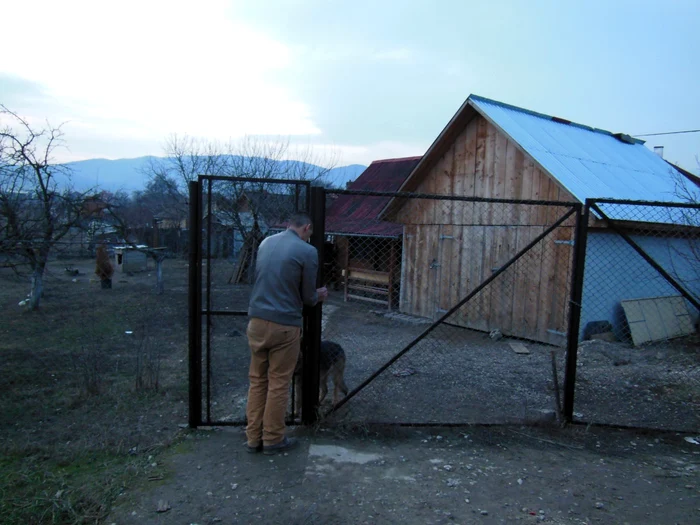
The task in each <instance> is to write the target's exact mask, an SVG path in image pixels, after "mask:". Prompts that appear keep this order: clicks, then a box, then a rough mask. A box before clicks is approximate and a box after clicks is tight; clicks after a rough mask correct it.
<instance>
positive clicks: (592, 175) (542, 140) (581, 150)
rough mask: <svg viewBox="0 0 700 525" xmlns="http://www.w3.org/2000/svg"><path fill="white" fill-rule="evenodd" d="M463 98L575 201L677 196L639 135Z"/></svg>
mask: <svg viewBox="0 0 700 525" xmlns="http://www.w3.org/2000/svg"><path fill="white" fill-rule="evenodd" d="M468 103H469V105H472V106H473V107H474V108H475V109H476V110H477V111H478V112H479V113H481V114H482V115H483V116H484V117H485V118H486V119H487V120H489V121H490V122H491V123H492V124H494V125H495V126H496V127H497V128H500V130H501V131H503V132H504V133H505V134H506V135H507V136H509V137H510V138H511V139H513V140H514V141H515V142H516V143H517V144H519V145H520V146H521V147H522V148H523V149H524V150H525V152H526V153H527V154H528V155H530V156H531V157H532V158H533V159H534V160H535V161H536V162H537V163H539V164H540V165H541V166H542V168H544V169H545V170H546V171H547V172H549V173H550V174H551V175H552V176H553V177H555V178H556V179H557V181H559V183H560V184H561V185H562V186H563V187H564V188H565V189H566V190H567V191H569V193H571V194H572V195H573V196H574V197H575V198H576V199H578V200H579V201H581V202H584V201H585V200H586V199H588V198H605V199H624V200H635V201H636V200H640V201H664V202H683V199H682V198H681V197H679V196H678V195H677V193H676V189H675V181H674V176H673V174H674V172H675V171H676V170H675V169H674V168H673V167H672V166H671V165H670V164H669V163H667V162H665V161H664V160H663V159H662V158H661V157H659V156H658V155H657V154H656V153H653V152H652V151H650V150H649V149H648V148H646V147H645V146H644V145H643V144H644V142H643V141H641V140H639V139H632V138H631V137H629V136H623V137H621V138H618V136H619V135H618V136H616V135H615V134H613V133H610V132H609V131H605V130H601V129H597V128H591V127H588V126H583V125H581V124H575V123H573V122H569V121H566V120H564V119H559V118H556V117H551V116H548V115H543V114H540V113H535V112H532V111H528V110H525V109H522V108H518V107H515V106H510V105H508V104H503V103H501V102H497V101H494V100H490V99H487V98H483V97H479V96H476V95H471V96H470V97H469V99H468ZM625 140H626V141H629V142H632V143H629V142H625ZM606 207H607V208H608V210H607V211H606ZM601 209H603V211H605V212H606V213H608V211H609V212H610V214H609V215H610V217H611V218H613V219H620V220H644V219H642V218H641V217H639V214H638V213H637V214H636V215H637V216H636V217H635V218H634V219H633V218H632V217H628V215H629V213H627V212H624V209H625V208H622V207H619V206H618V207H608V206H607V205H601ZM654 222H656V221H654ZM663 222H666V221H663Z"/></svg>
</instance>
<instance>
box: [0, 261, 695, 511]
mask: <svg viewBox="0 0 700 525" xmlns="http://www.w3.org/2000/svg"><path fill="white" fill-rule="evenodd" d="M76 270H77V272H78V273H77V274H75V271H76ZM93 270H94V261H91V260H75V261H53V262H52V263H51V265H50V268H49V271H48V273H47V276H46V293H45V297H44V299H43V301H42V306H41V309H40V311H38V312H33V313H29V312H25V311H23V310H22V308H20V307H19V306H18V303H19V302H20V301H21V300H22V299H23V298H24V297H25V296H26V293H27V291H28V281H27V279H26V278H25V277H21V278H20V277H17V276H15V275H14V274H12V273H11V272H10V271H8V270H7V269H3V270H0V284H1V285H0V305H2V308H3V324H2V327H0V330H1V332H2V338H0V392H1V393H2V395H3V403H2V404H0V450H1V451H2V457H1V458H0V515H1V516H2V518H3V519H2V520H0V521H1V522H2V523H18V524H19V523H22V524H24V523H149V522H153V523H213V522H215V519H220V520H223V522H232V523H250V522H252V521H257V519H258V518H257V516H262V517H263V518H265V517H267V518H277V519H276V520H275V521H276V522H280V523H363V522H367V523H377V522H401V521H403V522H407V523H443V522H444V523H448V522H449V523H469V522H473V521H479V522H482V521H483V522H485V523H489V522H494V523H501V522H503V523H509V522H512V521H518V520H520V521H522V522H523V523H528V521H527V520H530V522H535V521H537V520H538V519H540V521H541V520H543V519H544V520H546V521H550V522H552V523H587V521H586V520H589V521H588V522H591V523H593V522H600V523H622V522H624V521H629V522H630V523H640V522H643V523H675V522H677V523H691V522H696V521H697V514H698V507H699V504H698V501H697V497H698V493H697V486H698V483H697V470H696V468H697V461H698V452H700V446H698V445H694V444H693V443H690V442H687V441H685V440H684V438H686V437H692V436H695V435H697V434H700V425H699V424H698V419H697V414H698V405H697V401H698V397H697V370H698V364H697V341H696V340H686V341H681V342H680V343H682V344H678V343H679V342H674V344H673V345H667V346H656V347H648V348H645V349H642V351H638V350H632V349H629V348H626V347H623V346H620V345H610V344H608V343H588V344H586V345H583V346H582V349H581V351H580V356H581V361H582V363H581V366H580V367H579V378H580V382H579V384H578V385H577V405H576V407H575V410H576V412H577V417H578V418H580V419H583V420H585V421H590V422H594V423H595V422H604V423H613V424H629V425H635V424H636V425H638V426H640V425H645V424H646V425H648V426H650V427H655V426H660V427H666V428H673V429H678V430H683V429H685V430H692V431H694V432H695V433H693V434H670V433H664V434H651V433H648V432H647V433H639V432H637V433H635V432H631V431H626V432H622V431H616V430H603V429H601V428H597V427H591V428H589V429H588V431H586V427H575V428H571V429H566V430H545V429H542V428H535V427H531V426H528V427H521V426H509V427H467V428H463V429H462V430H456V429H455V430H445V429H441V430H437V429H435V430H427V429H423V430H420V429H404V430H402V431H399V430H397V427H390V428H388V429H387V428H386V427H382V429H381V431H379V430H377V431H376V432H375V427H374V426H373V425H371V424H370V423H371V422H397V421H400V422H413V423H427V422H440V423H454V422H459V423H511V424H512V423H522V422H524V421H525V422H532V421H539V420H540V419H541V418H540V417H539V416H541V415H542V414H543V413H551V410H552V409H553V408H554V398H555V396H554V388H553V376H552V369H551V351H552V350H553V347H548V346H544V345H536V344H532V343H529V342H525V344H526V346H527V347H528V349H529V351H530V353H529V354H527V355H519V354H515V353H514V352H513V350H512V348H511V347H510V345H509V344H508V343H509V342H510V341H508V340H507V339H503V340H500V341H492V340H491V339H489V338H488V337H486V336H485V335H484V334H482V333H478V332H472V331H468V330H464V329H461V328H456V327H452V326H444V327H440V328H439V329H437V330H436V331H435V332H434V333H432V334H431V335H430V336H429V337H427V338H426V339H425V340H424V341H423V342H422V343H420V344H419V345H418V346H416V347H415V348H414V349H413V350H412V351H411V352H409V353H408V354H406V355H405V356H404V357H402V358H401V359H399V360H398V361H397V362H396V363H395V364H394V365H392V366H391V367H390V368H389V369H387V370H386V371H385V372H384V373H383V374H382V375H381V376H379V378H378V379H377V380H376V381H375V382H373V383H372V384H371V385H370V386H368V387H367V389H365V390H363V391H361V392H360V393H359V394H358V395H357V396H356V397H355V398H353V399H352V400H351V401H350V402H348V403H347V404H346V405H345V406H344V407H343V408H341V410H340V411H339V412H338V414H336V415H335V416H333V418H332V419H329V420H327V421H326V422H325V423H324V424H325V425H326V428H325V430H318V431H317V432H315V433H313V432H311V431H309V430H305V429H298V430H297V434H298V435H300V436H301V438H302V446H301V448H300V449H299V450H297V451H295V452H294V453H290V454H289V456H287V457H279V458H275V459H273V461H272V462H270V461H269V459H268V458H263V457H255V456H253V457H251V456H249V455H247V454H245V453H243V451H242V450H241V449H240V444H241V443H242V441H243V439H242V434H241V430H240V428H227V429H225V430H212V431H197V432H189V431H186V430H184V429H183V426H185V424H186V423H187V420H188V419H187V418H188V412H187V407H188V405H187V401H188V385H187V370H188V369H187V351H188V348H187V319H188V317H187V265H186V262H185V261H183V260H173V259H168V260H167V261H166V262H165V267H164V271H165V293H164V295H162V296H158V295H156V294H155V291H154V289H155V276H154V274H153V272H152V267H151V268H149V270H148V271H146V272H142V273H137V274H133V275H128V274H117V275H115V277H114V279H113V283H114V286H113V289H112V290H108V291H106V290H100V286H99V283H97V282H95V281H94V279H93V278H92V272H93ZM229 272H230V267H229V266H226V265H219V266H217V267H215V271H213V272H212V276H211V281H212V286H213V290H214V291H213V293H212V308H213V309H229V310H238V309H245V306H246V302H247V287H245V286H231V285H228V284H227V282H226V280H227V278H228V273H229ZM205 279H206V275H205ZM245 322H246V320H245V318H239V317H217V318H215V319H214V321H213V324H212V332H211V341H212V345H211V347H210V354H209V357H210V361H209V370H210V376H209V401H210V403H209V405H208V406H209V409H208V410H209V414H208V415H209V416H210V417H211V419H212V420H220V421H236V420H242V418H243V413H244V412H243V411H244V406H245V395H246V386H247V379H246V375H247V364H248V349H247V345H246V342H245V337H244V335H243V334H244V332H245ZM425 328H426V325H425V324H421V323H420V322H417V321H416V320H410V319H409V320H407V319H396V318H393V317H387V316H385V315H384V313H382V312H378V311H377V310H376V308H374V307H372V306H367V305H360V304H357V303H344V302H343V301H342V298H341V297H339V296H338V293H334V294H333V297H332V298H331V300H330V301H329V303H328V304H327V305H326V307H325V314H324V338H326V339H331V340H335V341H338V342H340V343H341V344H342V345H343V347H344V348H345V351H346V354H347V358H348V364H347V369H346V378H347V383H348V385H349V387H350V388H351V389H353V388H355V387H356V386H358V385H359V384H360V383H361V382H362V381H363V380H364V379H365V378H366V377H368V375H369V374H371V373H372V372H373V371H374V370H376V369H377V368H378V367H379V366H381V365H382V364H383V363H385V362H386V361H387V360H388V359H389V358H390V357H391V356H393V355H394V354H395V353H396V352H397V351H399V350H400V349H401V348H403V347H404V346H405V345H406V344H407V343H408V342H409V341H411V340H412V339H413V338H414V337H415V336H416V335H417V334H420V333H421V332H422V331H423V330H424V329H425ZM554 350H555V354H556V357H557V366H558V371H559V374H560V379H561V378H562V377H563V358H564V355H563V351H562V350H557V349H554ZM205 364H206V360H205ZM206 368H207V367H206V366H205V369H206ZM204 379H205V384H206V375H205V377H204ZM465 385H467V387H465ZM204 401H205V403H204V405H203V412H204V413H205V415H206V413H207V404H206V401H207V395H206V391H205V395H204ZM325 408H326V409H327V408H329V405H328V404H326V405H325ZM438 435H440V436H442V437H441V438H440V439H438V438H437V436H438ZM464 435H468V437H464ZM431 436H432V437H431ZM328 447H342V449H347V451H345V450H342V449H337V448H328ZM357 453H363V454H375V455H378V456H377V457H374V456H366V455H359V456H358V455H357ZM338 454H340V455H338ZM431 460H436V461H434V462H431ZM437 460H440V461H437ZM601 460H602V461H601ZM441 463H442V465H441ZM154 464H155V466H154ZM446 465H449V468H448V467H446ZM197 467H201V468H197ZM525 469H527V470H525ZM519 479H520V480H521V482H522V483H521V482H519V481H518V480H519ZM232 484H234V485H235V488H232ZM229 491H230V492H229ZM465 491H469V492H465ZM565 491H568V492H565ZM208 493H211V495H209V494H208ZM618 495H620V496H621V497H622V498H623V499H619V498H618ZM681 498H682V499H681ZM160 499H164V500H167V501H168V504H169V505H170V506H171V507H172V508H171V509H170V510H168V511H167V512H165V513H163V514H159V513H156V512H155V510H154V502H155V504H156V505H157V502H158V500H160ZM466 500H469V502H467V501H466ZM114 504H117V508H116V509H115V510H114V511H112V510H111V509H112V506H113V505H114ZM597 504H600V505H599V506H601V508H597V507H596V505H597ZM271 505H272V506H271ZM523 508H525V509H527V510H526V511H523V510H522V509H523ZM540 510H542V511H544V513H545V514H544V517H542V515H541V514H540ZM482 511H486V512H487V514H482ZM133 512H136V514H135V515H133V514H132V513H133ZM532 512H534V513H535V515H532V514H531V513H532ZM448 513H449V514H448ZM538 516H539V518H538ZM667 516H671V517H672V519H668V520H667V519H662V518H665V517H667ZM557 520H558V521H557Z"/></svg>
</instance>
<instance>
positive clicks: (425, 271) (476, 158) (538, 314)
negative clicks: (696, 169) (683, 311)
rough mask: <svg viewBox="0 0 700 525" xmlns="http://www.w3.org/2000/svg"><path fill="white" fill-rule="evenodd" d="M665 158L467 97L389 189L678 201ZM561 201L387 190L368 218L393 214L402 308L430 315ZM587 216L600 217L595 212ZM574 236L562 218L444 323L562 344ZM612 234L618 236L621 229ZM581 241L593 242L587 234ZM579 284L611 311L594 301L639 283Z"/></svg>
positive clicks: (531, 234) (527, 238)
mask: <svg viewBox="0 0 700 525" xmlns="http://www.w3.org/2000/svg"><path fill="white" fill-rule="evenodd" d="M670 169H672V168H670V166H669V165H668V163H666V162H664V161H663V160H662V159H661V158H659V157H658V156H657V155H655V154H654V153H652V152H651V151H650V150H649V149H648V148H646V147H644V146H643V142H642V141H640V140H638V139H633V138H631V137H629V136H627V135H622V134H612V133H609V132H606V131H602V130H599V129H594V128H590V127H587V126H582V125H579V124H574V123H572V122H569V121H567V120H565V119H560V118H557V117H550V116H547V115H542V114H538V113H534V112H531V111H527V110H524V109H521V108H517V107H514V106H509V105H506V104H502V103H500V102H496V101H492V100H489V99H485V98H482V97H477V96H470V97H469V98H468V99H467V101H466V102H465V103H464V105H463V106H462V107H461V108H460V110H459V111H458V112H457V113H456V115H455V116H454V117H453V118H452V120H451V121H450V122H449V123H448V125H447V126H446V128H445V129H444V130H443V131H442V133H441V134H440V135H439V136H438V138H437V139H436V140H435V142H434V143H433V144H432V146H431V147H430V149H429V150H428V151H427V152H426V154H425V155H424V156H423V157H422V159H421V160H420V162H418V163H417V165H416V167H415V168H414V170H413V171H412V173H411V174H410V175H409V176H408V177H407V178H406V180H405V182H404V183H403V184H402V185H401V186H400V188H399V190H400V191H404V192H417V193H424V194H440V195H451V196H464V197H481V198H497V199H516V200H542V201H554V202H564V203H574V202H585V199H586V198H617V199H637V200H654V201H659V200H678V199H677V198H676V199H673V195H672V194H670V190H671V189H672V186H673V183H672V180H671V176H670V174H669V170H670ZM642 180H643V181H644V183H643V184H641V183H640V181H642ZM566 211H567V209H566V208H562V207H556V206H546V205H538V206H525V205H522V204H513V205H507V204H502V203H483V202H482V203H475V202H463V201H444V200H442V201H441V200H419V199H415V200H414V199H410V200H407V199H402V200H401V201H399V200H392V201H390V202H389V203H388V204H387V206H386V207H385V208H384V209H383V210H382V212H381V213H380V214H379V215H378V217H379V218H380V219H383V220H387V221H391V222H395V223H400V224H403V225H404V236H403V246H402V250H401V253H402V259H401V260H402V263H401V264H402V270H401V271H402V277H401V293H400V309H401V311H403V312H405V313H408V314H412V315H418V316H423V317H428V318H432V319H437V318H439V317H440V316H442V315H443V314H444V313H445V312H446V311H448V310H449V309H450V308H451V307H452V306H454V305H455V304H457V302H458V301H459V300H460V299H462V298H464V297H466V296H467V294H468V293H469V292H470V291H472V290H473V289H474V288H475V287H476V286H478V285H479V284H480V283H482V282H483V281H484V280H486V279H487V278H488V277H490V276H491V275H492V274H493V272H494V271H497V270H498V269H499V268H500V267H501V266H502V265H503V264H504V263H505V262H507V261H508V260H510V259H511V258H512V257H513V256H514V255H515V254H516V253H517V252H518V251H519V250H520V249H522V248H524V247H525V246H527V245H528V243H530V242H531V241H532V240H533V239H535V238H536V237H537V236H538V235H540V234H542V233H543V232H544V231H545V230H546V228H548V227H549V226H550V225H552V224H553V223H554V222H555V221H556V220H557V219H558V218H560V217H561V216H562V215H563V214H564V213H565V212H566ZM615 218H616V219H619V220H633V219H632V218H631V217H625V216H618V217H615ZM635 220H639V218H636V219H635ZM593 223H594V224H593V225H594V226H604V225H603V223H602V222H601V221H597V220H595V217H593ZM592 233H594V232H592ZM607 234H608V235H610V233H609V232H608V233H607ZM573 239H574V223H573V221H571V220H569V221H567V222H565V223H563V224H562V225H561V226H560V227H558V228H557V229H556V230H554V231H553V232H552V234H550V235H549V236H548V237H546V238H545V239H544V240H542V241H541V242H540V243H538V244H537V245H536V246H535V247H534V249H532V250H531V251H529V252H528V253H527V255H525V256H524V258H523V259H522V260H521V262H520V263H519V266H518V271H517V272H516V271H513V272H511V273H508V274H503V276H502V277H499V278H497V279H496V280H495V281H494V282H493V283H491V284H490V285H489V286H488V289H485V290H484V292H482V293H480V294H479V295H477V296H476V297H475V298H474V301H472V303H471V304H470V305H469V307H468V308H464V309H463V310H460V311H459V312H458V313H457V314H456V315H455V316H453V317H452V318H450V322H452V323H455V324H458V325H461V326H465V327H469V328H474V329H478V330H485V331H489V330H492V329H496V328H498V329H500V330H501V331H502V332H503V333H504V334H506V335H511V336H517V337H523V338H527V339H532V340H536V341H542V342H546V343H551V344H556V345H563V344H565V340H566V332H567V322H568V299H569V286H570V282H571V270H572V258H573ZM616 242H618V244H619V243H622V244H624V241H622V239H621V238H619V239H618V240H617V241H616ZM590 243H594V244H595V243H596V238H595V234H594V235H593V237H591V235H589V244H590ZM618 248H624V247H622V246H618ZM605 263H606V261H605V260H604V258H599V259H598V261H597V262H596V261H595V260H589V258H587V261H586V269H587V273H589V272H588V270H589V265H590V264H594V265H595V264H599V266H600V265H601V264H602V266H603V267H604V265H605ZM640 264H645V263H644V261H642V262H641V263H640ZM620 271H621V272H624V269H621V270H620ZM588 284H589V285H591V284H596V283H592V282H591V281H590V280H589V281H588ZM589 289H590V292H589V294H588V298H586V295H584V301H586V300H588V301H590V304H593V302H595V301H602V303H601V304H603V303H605V305H603V306H601V311H600V313H599V314H597V313H593V314H592V315H593V319H596V317H595V316H596V315H600V316H602V318H606V317H604V316H611V315H612V313H611V312H607V311H603V310H604V309H605V308H608V309H609V308H612V307H613V306H614V305H619V302H620V299H621V298H625V297H629V296H630V295H637V296H640V295H641V296H643V294H644V293H646V291H645V288H640V289H639V290H631V289H630V287H629V285H627V286H626V288H625V289H621V290H614V291H610V292H608V291H606V292H602V294H603V295H605V297H600V298H599V297H596V296H595V295H596V289H595V287H593V286H589ZM584 294H585V290H584ZM584 306H585V305H584ZM590 311H591V312H593V310H592V309H591V310H590ZM596 312H597V310H596ZM584 321H585V319H584ZM582 329H583V326H582Z"/></svg>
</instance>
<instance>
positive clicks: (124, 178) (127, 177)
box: [65, 156, 366, 192]
mask: <svg viewBox="0 0 700 525" xmlns="http://www.w3.org/2000/svg"><path fill="white" fill-rule="evenodd" d="M152 160H163V159H162V158H161V157H153V156H147V157H138V158H135V159H115V160H108V159H88V160H79V161H75V162H68V163H66V164H65V166H66V167H68V168H69V169H70V171H71V174H72V180H73V186H74V187H75V189H76V190H78V191H85V190H88V189H90V188H100V189H103V190H108V191H119V190H123V191H126V192H132V191H137V190H143V189H144V188H145V187H146V183H147V182H148V175H147V174H146V173H145V172H146V168H147V167H148V166H149V164H150V162H151V161H152ZM277 162H278V163H280V164H282V165H281V166H280V172H283V171H285V167H286V165H287V164H288V163H298V161H290V160H282V161H277ZM309 167H310V168H311V169H312V170H320V169H321V168H319V167H318V166H314V165H310V166H309ZM365 168H366V166H362V165H360V164H351V165H348V166H342V167H337V168H333V169H331V170H330V171H329V172H328V174H327V175H326V176H325V177H324V182H327V183H330V184H332V185H333V186H334V187H337V188H345V184H346V183H347V182H350V181H353V180H355V179H356V178H357V177H358V176H359V175H360V174H361V173H362V172H363V171H364V170H365Z"/></svg>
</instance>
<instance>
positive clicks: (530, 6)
mask: <svg viewBox="0 0 700 525" xmlns="http://www.w3.org/2000/svg"><path fill="white" fill-rule="evenodd" d="M0 16H1V20H2V21H1V22H0V26H1V27H2V30H1V33H0V34H2V40H3V50H2V52H0V103H3V104H5V105H6V106H8V107H9V108H11V109H13V110H15V111H17V112H19V113H21V114H22V115H24V116H26V117H28V118H29V119H30V120H31V121H32V122H38V123H41V122H42V121H43V120H44V119H49V121H50V123H51V124H59V123H61V122H64V121H65V122H67V124H66V126H65V132H66V139H67V143H68V146H69V150H67V151H63V152H61V153H60V155H61V157H60V160H78V159H85V158H95V157H102V158H123V157H138V156H141V155H147V154H153V155H159V154H162V144H163V140H164V139H165V137H166V136H167V135H168V134H170V133H174V132H176V133H188V134H190V135H193V136H199V137H204V138H210V139H218V140H227V139H229V138H234V139H235V138H236V137H240V136H242V135H245V134H262V135H283V136H291V137H293V138H294V140H295V141H299V142H302V143H304V144H313V145H316V147H318V148H319V151H327V150H328V149H333V150H334V151H335V152H336V153H337V154H338V155H339V156H340V164H341V165H342V164H351V163H362V164H368V163H369V162H370V161H371V160H373V159H377V158H386V157H398V156H408V155H420V154H422V153H424V152H425V150H426V149H427V147H428V146H430V144H431V143H432V141H433V140H434V139H435V137H436V136H437V135H438V133H439V132H440V131H441V130H442V128H443V127H444V126H445V125H446V124H447V122H448V120H449V119H450V118H451V117H452V115H453V114H454V113H455V111H456V110H457V109H458V108H459V106H460V105H461V104H462V102H463V101H464V100H465V99H466V98H467V97H468V96H469V94H470V93H474V94H478V95H482V96H485V97H489V98H493V99H496V100H500V101H502V102H507V103H510V104H514V105H517V106H521V107H525V108H527V109H531V110H534V111H538V112H542V113H547V114H551V115H556V116H560V117H563V118H567V119H569V120H572V121H575V122H580V123H582V124H587V125H591V126H594V127H598V128H603V129H607V130H609V131H612V132H625V133H629V134H641V133H655V132H666V131H677V130H687V129H698V128H700V95H699V94H698V86H699V81H700V2H698V1H697V0H668V1H664V2H662V1H660V0H656V1H650V0H634V1H632V0H629V1H628V0H589V1H587V2H565V1H559V0H528V1H525V0H523V1H517V0H512V1H498V0H488V1H486V0H484V1H479V2H475V1H469V0H462V1H459V0H455V1H440V0H435V1H411V0H404V1H383V0H372V1H364V0H352V1H348V0H342V1H341V0H337V1H333V0H235V1H224V0H201V1H198V2H195V1H193V0H189V1H177V0H175V1H173V0H168V1H160V0H139V1H132V0H121V1H119V2H108V1H94V0H93V1H71V0H63V1H56V0H54V1H34V0H22V1H17V0H0ZM646 140H647V141H648V142H647V145H648V146H650V147H653V146H654V145H664V146H665V148H666V151H665V157H666V158H667V159H668V160H671V161H676V162H679V163H680V164H681V165H682V166H684V167H687V168H690V169H692V170H694V171H697V163H696V160H695V158H696V155H698V154H700V133H695V134H686V135H675V136H666V137H650V138H648V139H646Z"/></svg>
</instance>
